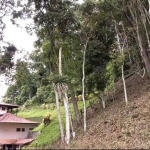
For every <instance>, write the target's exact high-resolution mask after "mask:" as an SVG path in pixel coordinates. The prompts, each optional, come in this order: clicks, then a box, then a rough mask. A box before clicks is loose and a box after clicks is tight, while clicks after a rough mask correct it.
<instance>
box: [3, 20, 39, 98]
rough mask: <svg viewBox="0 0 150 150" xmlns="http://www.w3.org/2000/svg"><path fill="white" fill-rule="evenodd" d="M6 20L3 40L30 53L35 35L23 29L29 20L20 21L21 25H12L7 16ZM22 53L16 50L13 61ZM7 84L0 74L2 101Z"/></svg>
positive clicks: (20, 56) (21, 55)
mask: <svg viewBox="0 0 150 150" xmlns="http://www.w3.org/2000/svg"><path fill="white" fill-rule="evenodd" d="M5 22H6V29H5V30H4V40H5V41H9V42H10V43H12V44H14V45H15V46H16V47H17V49H18V50H20V51H21V50H24V54H25V53H27V52H28V53H31V52H32V50H33V49H34V48H33V45H34V41H35V40H36V35H35V34H34V35H32V36H31V35H29V34H28V33H27V32H26V31H25V28H24V27H25V25H26V24H27V23H29V22H30V20H28V21H22V23H21V24H22V25H21V26H22V27H17V26H15V25H12V23H11V21H10V20H9V18H7V19H5ZM22 57H23V54H22V53H20V52H17V54H16V56H15V61H16V60H17V59H18V58H22ZM7 88H8V86H7V85H6V84H5V78H4V76H0V101H2V96H4V94H5V92H6V90H7Z"/></svg>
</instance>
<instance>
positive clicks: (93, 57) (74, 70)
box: [0, 0, 150, 144]
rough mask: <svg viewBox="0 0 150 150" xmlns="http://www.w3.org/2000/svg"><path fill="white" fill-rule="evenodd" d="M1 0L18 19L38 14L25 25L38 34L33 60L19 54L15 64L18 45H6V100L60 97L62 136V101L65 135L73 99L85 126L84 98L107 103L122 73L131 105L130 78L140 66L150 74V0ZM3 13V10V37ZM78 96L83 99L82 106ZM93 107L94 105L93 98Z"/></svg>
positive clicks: (27, 102) (1, 63) (2, 67)
mask: <svg viewBox="0 0 150 150" xmlns="http://www.w3.org/2000/svg"><path fill="white" fill-rule="evenodd" d="M1 3H2V4H1V6H2V7H0V12H1V11H3V10H6V12H5V13H4V16H5V15H7V14H12V22H13V23H14V24H15V22H16V20H17V19H26V18H30V19H33V22H34V26H31V25H28V26H27V27H26V29H27V31H28V32H30V33H32V32H35V33H36V34H37V37H38V39H37V41H35V47H34V51H33V52H32V53H31V54H30V56H29V58H28V60H18V61H17V63H16V64H14V63H13V56H14V55H15V51H16V50H17V49H16V47H15V46H14V45H12V44H9V45H8V47H5V50H4V49H3V48H1V59H0V71H1V74H5V75H6V76H7V77H9V80H10V81H11V82H9V88H8V90H7V92H6V94H5V98H4V101H5V102H8V103H14V104H19V105H24V107H26V108H28V107H30V106H31V105H37V104H38V105H42V104H44V105H46V104H55V103H56V106H57V110H58V117H59V124H60V130H61V136H62V137H61V138H62V140H63V134H64V133H63V130H62V128H63V127H62V128H61V113H60V110H59V109H60V108H59V105H60V103H64V106H65V112H66V114H65V115H66V135H68V134H69V133H68V132H70V131H69V127H70V125H68V126H67V121H68V122H70V121H69V110H68V109H69V103H68V101H72V103H73V107H74V111H75V117H76V119H77V123H80V121H81V120H80V119H81V114H82V111H83V112H84V131H86V107H85V103H86V100H87V99H90V96H91V95H94V96H95V97H96V98H97V99H98V103H101V106H102V107H103V108H105V107H106V105H107V104H106V102H105V101H106V98H107V97H108V93H109V92H110V91H111V92H112V91H113V94H114V97H115V82H116V81H118V80H119V79H120V78H122V81H123V85H124V86H123V87H124V94H125V104H126V105H127V104H128V95H127V92H126V82H125V79H126V78H127V77H128V76H130V75H131V74H133V73H138V74H139V70H141V69H143V72H144V74H143V75H141V74H140V76H142V77H143V76H144V75H145V72H146V75H147V76H149V77H150V55H149V49H150V37H149V36H150V35H149V34H150V32H149V30H150V22H149V21H150V14H149V12H150V8H149V4H150V1H149V0H145V1H140V0H85V1H84V2H83V3H82V4H78V3H77V1H76V0H73V1H69V0H64V1H63V0H47V1H46V0H38V1H37V0H27V3H24V2H23V1H18V2H17V3H16V2H15V1H9V0H6V1H2V2H1ZM17 7H18V8H19V9H16V8H17ZM5 8H6V9H5ZM11 8H13V9H11ZM18 10H19V11H18ZM0 15H1V14H0ZM4 16H3V15H2V16H0V21H1V26H0V29H1V30H0V34H1V35H0V36H1V37H2V36H3V35H2V34H3V28H4V26H5V25H4V23H3V20H2V19H3V17H4ZM1 40H2V39H1ZM10 72H13V73H10ZM78 99H83V104H84V105H83V106H84V107H83V110H79V108H78V104H77V100H78ZM101 106H100V105H99V107H101ZM89 107H91V108H93V104H92V102H91V104H90V106H89ZM94 109H95V108H94ZM62 116H63V115H62ZM67 119H68V120H67ZM70 123H71V122H70ZM67 138H69V136H68V137H67ZM67 144H68V143H67Z"/></svg>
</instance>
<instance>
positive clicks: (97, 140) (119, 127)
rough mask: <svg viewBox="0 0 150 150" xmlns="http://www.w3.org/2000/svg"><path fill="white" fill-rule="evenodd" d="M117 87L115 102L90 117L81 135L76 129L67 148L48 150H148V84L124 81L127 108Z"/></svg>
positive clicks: (135, 79) (57, 145)
mask: <svg viewBox="0 0 150 150" xmlns="http://www.w3.org/2000/svg"><path fill="white" fill-rule="evenodd" d="M118 85H120V86H118V87H117V93H116V96H117V99H116V100H115V101H114V102H112V101H111V102H109V103H108V106H107V108H106V109H105V110H103V109H101V110H100V111H99V112H98V113H97V114H93V117H91V118H90V119H89V120H88V123H87V124H88V131H87V133H86V134H85V135H84V134H83V129H82V127H79V128H78V129H79V130H78V132H77V133H76V134H77V137H76V139H75V140H73V141H72V143H71V145H70V146H64V145H61V143H60V142H57V143H55V144H54V145H53V146H52V147H51V148H73V149H76V148H77V149H81V148H84V149H91V148H95V149H112V148H114V149H116V148H121V149H124V148H127V149H142V148H143V149H150V101H149V99H150V81H149V79H147V78H144V79H142V78H141V77H140V76H139V75H137V74H136V75H134V76H132V77H130V78H128V79H127V92H128V98H129V104H128V106H125V102H124V93H123V90H122V88H123V87H122V86H121V83H118Z"/></svg>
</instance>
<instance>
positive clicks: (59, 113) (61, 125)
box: [54, 87, 65, 143]
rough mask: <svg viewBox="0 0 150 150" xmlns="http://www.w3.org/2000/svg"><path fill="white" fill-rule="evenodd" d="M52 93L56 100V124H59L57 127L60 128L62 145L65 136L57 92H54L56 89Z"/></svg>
mask: <svg viewBox="0 0 150 150" xmlns="http://www.w3.org/2000/svg"><path fill="white" fill-rule="evenodd" d="M54 91H55V98H56V107H57V112H58V122H59V127H60V134H61V141H62V143H64V141H65V140H64V138H65V134H64V128H63V123H62V119H61V112H60V104H59V96H58V91H57V90H56V87H54Z"/></svg>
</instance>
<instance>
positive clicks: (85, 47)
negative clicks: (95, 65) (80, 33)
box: [82, 38, 89, 132]
mask: <svg viewBox="0 0 150 150" xmlns="http://www.w3.org/2000/svg"><path fill="white" fill-rule="evenodd" d="M88 41H89V38H87V40H86V43H85V44H84V49H83V64H82V74H83V77H82V100H83V107H84V132H86V128H87V125H86V101H85V55H86V49H87V44H88Z"/></svg>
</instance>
